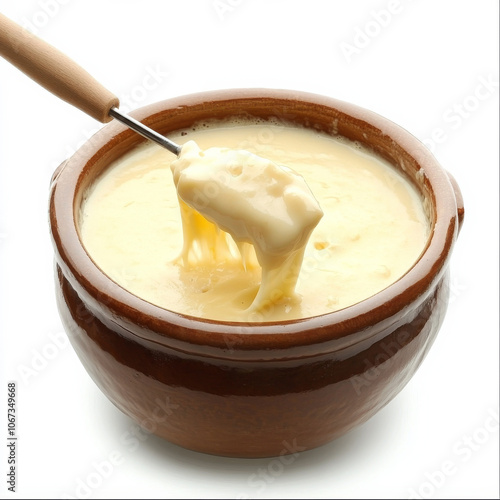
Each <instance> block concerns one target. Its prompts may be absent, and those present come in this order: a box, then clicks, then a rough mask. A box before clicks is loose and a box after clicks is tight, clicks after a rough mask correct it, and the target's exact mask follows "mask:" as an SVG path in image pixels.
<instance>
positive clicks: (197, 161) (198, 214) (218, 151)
mask: <svg viewBox="0 0 500 500" xmlns="http://www.w3.org/2000/svg"><path fill="white" fill-rule="evenodd" d="M171 170H172V173H173V177H174V183H175V186H176V188H177V194H178V196H179V198H180V203H181V207H182V209H181V216H182V227H183V233H184V248H183V251H182V261H183V264H184V265H185V266H186V265H191V266H193V265H196V264H199V263H208V264H210V262H216V261H220V260H222V261H224V260H225V259H229V258H231V251H230V247H229V240H228V234H229V235H231V236H232V238H233V240H234V241H235V242H236V245H237V246H238V249H239V251H240V260H241V264H242V266H243V268H245V267H246V263H247V261H248V260H249V256H250V255H251V253H252V252H251V248H249V246H248V244H251V245H252V246H253V248H254V250H255V254H256V257H257V260H258V262H259V264H260V266H261V267H262V281H261V284H260V287H259V291H258V293H257V296H256V297H255V300H254V301H253V303H252V305H251V306H250V309H251V310H254V311H259V310H261V309H262V308H263V307H264V306H266V305H268V304H269V303H274V302H276V301H279V300H282V299H284V300H290V299H298V297H296V295H295V285H296V282H297V279H298V276H299V272H300V267H301V265H302V258H303V255H304V249H305V246H306V244H307V241H308V240H309V236H310V235H311V232H312V230H313V229H314V228H315V226H316V225H317V224H318V222H319V220H320V219H321V217H322V216H323V212H322V211H321V208H320V207H319V205H318V202H317V201H316V200H315V198H314V196H313V195H312V193H311V191H310V189H309V187H308V186H307V184H306V182H305V180H304V178H303V177H302V176H300V175H299V174H297V173H295V172H293V171H292V170H291V169H289V168H287V167H283V166H278V165H277V164H276V163H274V162H272V161H270V160H267V159H265V158H262V157H260V156H257V155H255V154H252V153H250V152H248V151H245V150H234V149H228V148H215V147H212V148H210V149H207V150H201V149H200V148H199V147H198V145H197V144H196V143H195V142H194V141H189V142H187V143H186V144H184V146H183V147H182V151H181V155H180V157H179V159H178V160H175V161H174V162H172V164H171ZM207 219H208V220H207ZM195 248H196V249H197V250H199V252H198V256H197V257H196V253H195V251H194V250H195Z"/></svg>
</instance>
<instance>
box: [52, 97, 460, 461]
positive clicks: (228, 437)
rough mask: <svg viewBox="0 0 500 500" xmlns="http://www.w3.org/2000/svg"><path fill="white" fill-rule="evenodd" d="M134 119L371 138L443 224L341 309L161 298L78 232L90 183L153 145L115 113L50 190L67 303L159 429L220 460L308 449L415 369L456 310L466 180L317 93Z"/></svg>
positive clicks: (202, 104)
mask: <svg viewBox="0 0 500 500" xmlns="http://www.w3.org/2000/svg"><path fill="white" fill-rule="evenodd" d="M132 115H133V116H134V117H135V118H137V119H139V120H141V121H144V123H146V124H147V125H148V126H150V127H152V128H154V129H155V130H157V131H159V132H160V133H162V134H165V135H168V134H169V133H170V132H172V131H175V130H179V129H183V128H187V127H190V126H192V125H193V124H194V123H196V122H199V121H203V120H208V119H214V118H216V119H223V118H228V117H234V116H244V117H258V118H263V119H269V118H271V117H274V118H276V119H278V120H281V121H284V122H289V123H290V124H299V125H301V126H305V127H309V128H313V129H316V130H320V131H323V132H325V133H327V134H330V135H333V136H335V135H337V134H339V135H342V136H345V137H347V138H349V139H351V140H355V141H359V142H360V143H361V144H363V145H365V146H367V147H368V148H370V149H372V150H373V151H374V153H375V154H378V155H380V156H382V157H383V158H385V159H386V160H388V161H389V162H390V163H391V164H392V165H394V167H395V168H397V169H399V170H400V171H402V172H403V173H404V174H405V175H406V176H407V178H409V179H410V181H411V182H412V183H413V184H414V185H415V186H416V188H417V189H418V191H420V193H421V194H422V197H423V199H424V204H425V206H426V209H427V211H428V214H429V219H430V223H431V234H430V237H429V241H428V244H427V246H426V248H425V251H424V252H423V253H422V255H421V257H420V258H419V260H418V261H417V262H416V263H415V264H414V266H413V267H412V268H411V269H409V270H408V272H407V273H406V274H405V275H404V276H403V277H401V278H400V279H399V280H398V281H396V282H395V283H394V284H392V285H391V286H389V287H388V288H386V289H384V290H383V291H381V292H379V293H377V294H376V295H374V296H372V297H370V298H368V299H366V300H364V301H362V302H360V303H357V304H355V305H353V306H350V307H347V308H345V309H343V310H340V311H337V312H333V313H329V314H324V315H321V316H317V317H313V318H307V319H302V320H294V321H289V322H276V323H230V322H220V321H213V320H204V319H199V318H194V317H189V316H185V315H182V314H178V313H174V312H171V311H168V310H165V309H162V308H160V307H157V306H154V305H152V304H150V303H148V302H146V301H144V300H142V299H140V298H138V297H136V296H134V295H132V294H131V293H130V292H128V291H127V290H125V289H123V288H121V287H120V286H118V285H117V284H116V283H114V282H113V281H112V280H111V279H110V278H108V277H107V276H106V275H105V274H104V273H103V272H102V271H101V270H100V269H99V268H98V267H97V266H96V265H95V264H94V262H93V261H92V259H91V258H90V257H89V255H87V253H86V251H85V249H84V247H83V245H82V242H81V241H80V238H79V230H78V227H79V221H78V218H79V208H80V205H81V203H82V196H83V193H84V192H85V190H86V188H87V187H88V186H89V184H90V183H91V182H92V181H93V180H94V179H96V177H97V176H98V175H99V174H100V173H101V172H103V170H105V169H106V168H107V166H108V165H109V164H110V163H111V162H112V161H114V160H115V159H117V158H119V157H120V156H121V155H123V154H124V153H126V152H127V151H129V150H130V149H132V148H133V147H134V146H136V145H137V144H139V143H140V142H142V141H143V139H142V138H141V137H140V136H138V135H137V134H135V133H134V132H132V131H130V130H128V129H125V128H124V127H123V126H122V125H120V124H119V123H110V124H108V125H106V126H105V127H104V128H103V129H101V131H99V132H98V133H97V134H96V135H94V136H93V137H92V138H91V139H89V140H88V141H87V143H86V144H85V145H84V146H83V147H82V148H81V149H80V150H79V151H77V152H76V153H75V154H74V155H73V156H72V157H71V158H70V159H69V160H67V161H66V162H65V163H64V164H63V165H61V166H60V167H59V168H58V170H57V171H56V172H55V174H54V177H53V181H52V186H51V193H50V228H51V235H52V238H53V243H54V249H55V262H56V266H55V269H56V288H57V302H58V307H59V312H60V315H61V318H62V321H63V324H64V327H65V329H66V331H67V334H68V336H69V338H70V340H71V343H72V345H73V347H74V349H75V351H76V352H77V354H78V356H79V358H80V360H81V362H82V363H83V365H84V366H85V368H86V369H87V371H88V373H89V374H90V376H91V377H92V378H93V380H94V381H95V383H96V384H97V385H98V386H99V388H100V389H101V390H102V391H103V393H104V394H105V395H106V396H107V397H108V398H109V399H110V400H111V401H112V402H113V403H114V404H115V405H116V406H117V407H118V408H119V409H120V410H122V411H123V412H124V413H125V414H126V415H128V416H130V417H131V418H132V419H134V420H135V421H136V422H137V423H139V424H140V425H141V426H142V427H144V428H145V430H146V432H153V433H155V434H157V435H159V436H162V437H163V438H165V439H167V440H168V441H170V442H172V443H176V444H178V445H180V446H183V447H185V448H189V449H191V450H197V451H201V452H205V453H212V454H217V455H225V456H233V457H269V456H278V455H284V454H288V453H294V452H297V451H300V450H305V449H310V448H314V447H317V446H320V445H322V444H324V443H327V442H329V441H331V440H333V439H335V438H336V437H338V436H340V435H342V434H344V433H346V432H347V431H349V430H350V429H352V428H354V427H356V426H358V425H360V424H362V423H363V422H365V421H366V420H368V419H369V418H370V417H371V416H373V415H374V414H375V413H376V412H377V411H378V410H379V409H381V408H382V407H383V406H384V405H386V404H387V403H388V402H389V401H390V400H391V399H392V398H393V397H394V396H395V395H396V394H397V393H398V392H399V391H400V390H401V389H402V388H403V387H404V386H405V384H406V383H407V382H408V381H409V380H410V378H411V377H412V375H413V374H414V373H415V371H416V370H417V368H418V367H419V366H420V364H421V362H422V360H423V359H424V357H425V355H426V354H427V352H428V351H429V349H430V347H431V345H432V343H433V341H434V339H435V337H436V334H437V332H438V330H439V328H440V326H441V323H442V321H443V318H444V316H445V311H446V307H447V300H448V288H449V287H448V278H449V273H448V262H449V259H450V255H451V250H452V248H453V245H454V243H455V240H456V239H457V235H458V233H459V229H460V227H461V224H462V221H463V214H464V209H463V202H462V197H461V194H460V191H459V189H458V186H457V184H456V182H455V181H454V180H453V179H452V178H451V176H450V175H449V174H447V172H446V171H445V170H443V168H442V167H440V165H439V164H438V163H437V161H436V160H435V158H434V157H433V156H432V155H431V154H430V152H429V151H428V150H427V149H426V148H425V146H423V145H422V144H421V143H420V142H419V141H418V140H417V139H415V138H414V137H413V136H412V135H410V134H409V133H408V132H406V131H405V130H403V129H402V128H401V127H399V126H398V125H396V124H394V123H392V122H390V121H389V120H387V119H385V118H383V117H381V116H379V115H377V114H375V113H372V112H370V111H367V110H365V109H361V108H359V107H357V106H354V105H351V104H347V103H344V102H341V101H337V100H334V99H330V98H326V97H322V96H318V95H314V94H307V93H300V92H291V91H278V90H262V89H254V90H227V91H217V92H208V93H201V94H193V95H189V96H184V97H179V98H175V99H170V100H167V101H163V102H159V103H156V104H153V105H150V106H147V107H144V108H141V109H139V110H137V111H136V112H134V113H132ZM408 431H410V430H408Z"/></svg>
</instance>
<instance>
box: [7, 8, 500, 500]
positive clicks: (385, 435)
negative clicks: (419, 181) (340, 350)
mask: <svg viewBox="0 0 500 500" xmlns="http://www.w3.org/2000/svg"><path fill="white" fill-rule="evenodd" d="M0 8H1V10H2V12H3V13H4V14H6V15H7V16H9V17H10V18H12V19H14V20H16V21H17V22H19V23H20V24H24V25H25V26H28V27H29V28H30V29H32V30H34V31H36V33H37V34H38V35H39V36H41V37H42V38H44V39H45V40H47V41H49V42H50V43H52V44H53V45H55V46H57V47H58V48H60V49H61V50H63V51H64V52H66V53H67V54H68V55H70V56H71V57H73V58H74V59H75V60H76V61H78V62H79V63H80V64H81V65H82V66H83V67H84V68H86V69H87V70H88V71H89V72H90V73H92V74H93V75H94V76H95V77H96V78H97V79H98V80H100V81H101V82H102V83H103V84H104V85H105V86H107V87H108V88H109V89H111V90H112V91H113V92H115V93H116V94H117V95H118V96H119V97H121V98H122V102H123V105H122V107H123V108H124V109H125V110H128V109H132V108H137V107H140V106H143V105H145V104H148V103H152V102H155V101H158V100H162V99H165V98H169V97H172V96H177V95H182V94H187V93H190V92H197V91H203V90H208V89H218V88H232V87H270V88H288V89H296V90H304V91H311V92H316V93H319V94H324V95H328V96H332V97H335V98H339V99H343V100H346V101H350V102H353V103H356V104H358V105H361V106H363V107H366V108H369V109H372V110H373V111H376V112H378V113H379V114H382V115H384V116H386V117H388V118H390V119H391V120H393V121H395V122H396V123H398V124H400V125H402V126H403V127H405V128H406V129H407V130H409V131H410V132H411V133H413V134H414V135H416V136H417V137H418V138H419V139H421V140H423V141H425V142H426V144H428V145H429V146H430V147H431V148H432V149H433V151H434V154H435V155H436V157H437V158H438V160H439V161H440V162H441V163H442V165H443V166H444V167H445V168H446V169H448V170H449V171H450V172H452V173H453V175H454V176H455V177H456V179H457V180H458V182H459V184H460V186H461V188H462V191H463V195H464V199H465V208H466V221H465V225H464V227H463V230H462V232H461V234H460V237H459V239H458V242H457V244H456V246H455V249H454V254H453V258H452V262H451V271H452V284H451V301H450V306H449V310H448V314H447V317H446V319H445V323H444V325H443V327H442V329H441V331H440V333H439V335H438V338H437V340H436V342H435V344H434V346H433V348H432V349H431V352H430V354H429V355H428V357H427V358H426V360H425V361H424V363H423V365H422V366H421V368H420V369H419V371H418V373H417V374H416V375H415V377H414V378H413V379H412V380H411V382H410V383H409V384H408V385H407V386H406V388H405V389H404V390H403V391H402V392H401V393H400V395H399V396H397V397H396V398H395V399H394V400H393V401H392V402H391V403H390V404H389V405H388V406H387V407H385V408H384V409H383V410H382V411H380V412H379V413H378V414H377V415H376V416H375V417H374V418H372V419H371V420H370V421H369V422H368V423H366V424H365V425H364V426H362V427H361V428H359V429H357V430H355V431H353V432H351V433H350V434H348V435H346V436H345V437H343V438H341V439H338V440H337V441H335V442H333V443H331V444H329V445H326V446H324V447H322V448H320V449H317V450H313V451H309V452H305V453H302V454H300V455H299V456H298V457H297V458H296V460H295V461H294V462H293V463H292V464H290V465H287V466H285V467H284V469H283V470H282V471H281V472H280V473H279V474H277V475H276V476H275V477H274V476H272V475H269V473H268V471H270V470H271V471H275V470H278V469H279V467H277V466H276V464H274V465H273V463H272V460H270V459H263V460H238V459H227V458H219V457H212V456H207V455H203V454H198V453H194V452H190V451H186V450H183V449H180V448H178V447H176V446H174V445H170V444H169V443H166V442H164V441H162V440H161V439H158V438H156V437H154V436H149V437H148V438H147V439H146V440H145V441H144V442H141V443H140V446H138V447H137V449H132V448H131V447H130V446H127V445H125V444H123V442H122V441H121V438H123V436H124V435H125V434H126V433H127V432H131V431H132V429H133V428H134V424H133V422H132V421H131V420H129V419H128V418H127V417H125V416H124V415H122V414H121V413H120V412H119V411H118V410H117V409H116V408H115V407H114V406H113V405H112V404H111V403H110V402H108V400H107V399H106V398H105V397H104V396H103V395H102V394H101V392H100V391H99V390H98V389H97V387H96V386H95V385H94V384H93V382H92V381H91V379H90V377H89V376H88V375H87V374H86V372H85V371H84V369H83V367H82V365H81V364H80V362H79V360H78V358H77V357H76V355H75V353H74V352H73V350H72V348H71V346H69V344H68V342H67V340H65V336H64V335H63V334H62V327H61V324H60V321H59V318H58V314H57V311H56V305H55V300H54V292H53V290H54V284H53V276H52V248H51V243H50V240H49V234H48V225H47V199H48V184H49V179H50V176H51V173H52V171H53V170H54V168H55V167H56V166H57V165H58V164H59V163H60V162H61V161H62V160H64V159H65V158H66V157H68V156H69V155H70V154H71V152H72V151H74V150H75V149H76V147H77V146H78V145H79V144H80V143H81V142H82V141H84V140H85V139H86V138H87V137H88V136H89V135H90V134H91V133H92V132H93V131H94V130H95V129H97V128H98V127H99V126H100V125H99V124H98V123H97V122H95V121H94V120H92V119H91V118H89V117H87V116H86V115H84V114H83V113H81V112H80V111H78V110H76V109H73V108H72V107H70V106H69V105H67V104H65V103H63V102H60V101H58V99H56V98H55V97H53V96H51V95H50V94H48V93H47V92H46V91H45V90H43V89H41V88H39V87H38V86H37V85H36V84H34V83H33V82H32V81H31V80H29V79H28V78H26V77H25V76H24V75H22V74H21V73H20V72H19V71H18V70H16V69H15V68H13V67H11V66H10V65H9V64H7V63H6V62H5V61H3V60H0V176H1V184H0V209H1V220H0V252H1V270H0V280H1V281H0V282H1V301H0V307H1V311H0V313H1V315H0V321H1V346H0V349H1V351H0V352H1V353H2V383H1V386H0V400H1V402H2V413H1V415H0V448H1V449H2V450H3V451H2V452H1V453H0V463H1V465H0V471H1V474H0V477H1V478H2V479H1V480H0V492H1V495H2V497H4V498H67V497H69V496H72V497H82V498H83V497H89V498H140V497H142V498H148V497H152V498H171V497H177V498H179V497H185V498H190V497H198V498H205V497H224V498H234V497H243V498H245V497H247V498H274V497H300V498H309V497H313V498H314V497H317V498H332V497H364V498H379V497H382V498H409V497H412V496H414V497H415V496H419V497H422V498H481V497H483V498H494V497H497V498H498V495H499V491H498V404H499V403H498V168H499V159H498V105H499V103H498V77H499V75H498V2H497V1H496V0H461V1H457V0H454V1H451V0H439V1H436V0H434V1H432V0H413V1H410V0H400V1H399V2H398V1H397V0H392V1H391V0H363V1H355V2H354V1H351V2H349V1H347V0H345V1H340V0H339V1H319V0H309V1H290V0H287V1H285V0H220V1H218V2H214V1H213V0H196V1H180V0H177V1H161V2H160V1H151V0H150V1H139V0H127V1H124V0H122V1H120V2H118V1H109V0H108V1H102V0H99V1H98V0H87V1H77V0H64V1H63V0H36V1H33V0H23V1H20V0H5V1H3V2H2V3H1V7H0ZM389 8H390V9H392V12H393V13H392V14H390V17H388V16H387V12H388V9H389ZM381 11H385V14H384V13H383V12H382V14H380V13H381ZM382 24H384V26H382ZM366 31H368V36H366V35H362V32H366ZM349 45H350V47H349ZM152 71H153V72H155V74H156V77H157V81H156V86H153V85H151V80H148V82H149V85H147V86H148V87H149V89H148V90H146V89H145V87H144V81H145V80H144V79H145V77H146V75H148V74H149V73H151V72H152ZM485 82H486V83H485ZM151 87H154V88H151ZM437 129H441V131H439V130H438V131H437V132H436V130H437ZM433 135H434V137H435V138H437V139H438V143H436V141H433V140H432V138H433ZM49 358H50V359H49ZM7 380H15V381H17V383H18V393H19V395H18V435H19V441H18V448H17V453H18V459H19V464H18V481H17V486H18V487H17V493H16V494H12V493H10V492H9V491H8V490H7V484H6V476H5V472H6V469H7V465H6V462H7V456H6V446H5V442H6V439H5V438H4V437H3V436H6V434H7V432H6V429H7V419H6V411H5V400H6V397H7V395H6V392H7V391H6V381H7ZM110 456H112V457H118V456H119V457H120V460H119V463H115V465H114V466H113V470H112V471H108V470H106V471H103V470H101V473H100V475H98V473H97V472H96V469H95V464H99V463H100V464H102V463H103V462H104V461H108V460H109V457H110ZM443 467H444V469H446V472H447V474H444V473H443V472H442V470H443ZM262 471H264V472H266V473H267V474H268V475H267V476H266V477H267V478H269V479H264V478H263V477H264V476H262ZM259 475H260V482H257V481H256V479H255V478H256V477H259ZM104 476H106V477H104ZM252 478H253V479H252ZM82 485H83V486H82Z"/></svg>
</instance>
